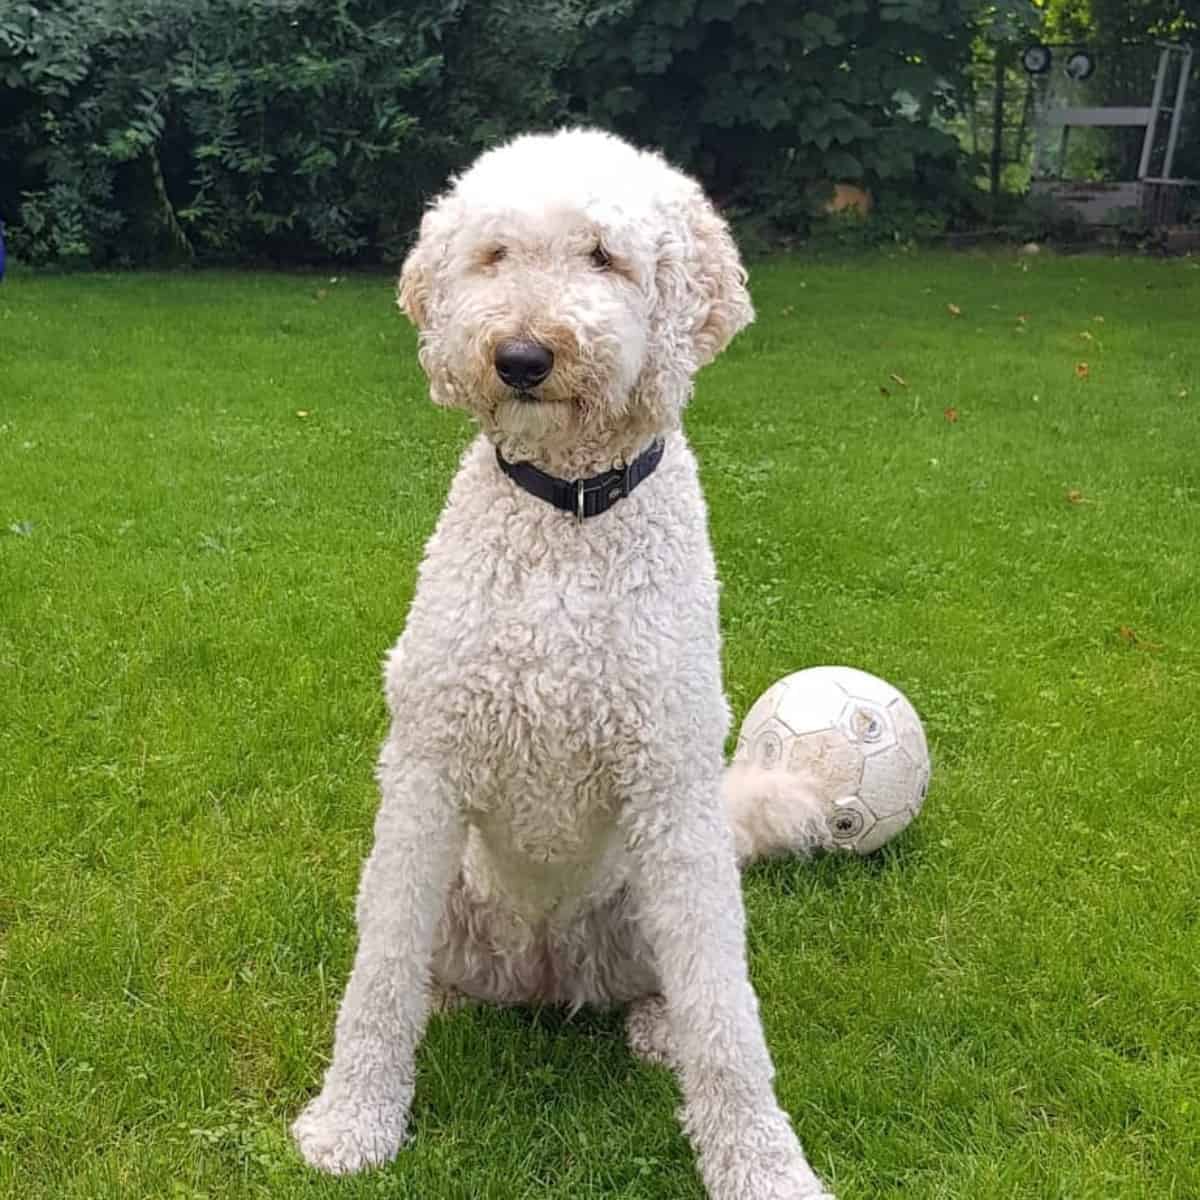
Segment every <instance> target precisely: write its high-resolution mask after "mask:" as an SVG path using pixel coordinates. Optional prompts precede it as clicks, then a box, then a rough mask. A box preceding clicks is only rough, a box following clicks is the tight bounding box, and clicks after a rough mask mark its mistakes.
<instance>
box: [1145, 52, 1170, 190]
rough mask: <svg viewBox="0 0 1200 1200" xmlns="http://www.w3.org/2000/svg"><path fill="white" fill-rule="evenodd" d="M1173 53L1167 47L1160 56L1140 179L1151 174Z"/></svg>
mask: <svg viewBox="0 0 1200 1200" xmlns="http://www.w3.org/2000/svg"><path fill="white" fill-rule="evenodd" d="M1170 54H1171V51H1170V50H1168V49H1167V48H1166V47H1164V48H1163V51H1162V53H1161V54H1160V55H1159V56H1158V74H1157V75H1155V77H1154V99H1152V100H1151V101H1150V123H1149V124H1148V125H1147V126H1146V138H1145V140H1144V141H1143V142H1142V161H1141V163H1140V164H1139V165H1138V173H1137V177H1138V179H1145V178H1146V176H1147V175H1149V174H1150V155H1151V153H1152V152H1153V150H1154V132H1155V130H1156V129H1157V128H1158V109H1159V106H1160V105H1161V104H1162V94H1163V88H1164V87H1165V86H1166V83H1167V61H1168V59H1169V57H1170Z"/></svg>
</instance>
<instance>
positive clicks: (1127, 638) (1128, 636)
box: [1117, 625, 1162, 650]
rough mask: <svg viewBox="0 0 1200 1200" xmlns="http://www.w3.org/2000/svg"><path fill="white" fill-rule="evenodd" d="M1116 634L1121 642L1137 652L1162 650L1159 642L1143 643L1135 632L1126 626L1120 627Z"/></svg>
mask: <svg viewBox="0 0 1200 1200" xmlns="http://www.w3.org/2000/svg"><path fill="white" fill-rule="evenodd" d="M1117 633H1118V635H1119V636H1120V638H1121V641H1123V642H1125V643H1127V644H1128V645H1130V646H1136V647H1137V648H1138V649H1139V650H1161V649H1162V643H1161V642H1147V641H1143V639H1142V638H1140V637H1138V635H1137V632H1136V630H1134V629H1132V628H1131V627H1130V626H1128V625H1122V626H1121V628H1120V629H1118V630H1117Z"/></svg>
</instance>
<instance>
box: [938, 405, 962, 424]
mask: <svg viewBox="0 0 1200 1200" xmlns="http://www.w3.org/2000/svg"><path fill="white" fill-rule="evenodd" d="M942 416H943V417H945V418H946V420H947V421H949V422H950V424H951V425H953V424H954V423H955V422H956V421H957V420H958V409H957V408H953V407H951V408H948V409H946V411H945V412H944V413H942Z"/></svg>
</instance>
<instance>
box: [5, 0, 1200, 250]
mask: <svg viewBox="0 0 1200 1200" xmlns="http://www.w3.org/2000/svg"><path fill="white" fill-rule="evenodd" d="M1133 14H1136V15H1133ZM1198 19H1200V0H1133V3H1132V4H1126V3H1118V2H1117V0H1045V3H1044V4H1043V5H1042V6H1041V8H1040V9H1037V10H1035V9H1034V8H1033V7H1032V5H1031V0H994V2H992V3H983V2H982V0H597V2H594V3H589V2H587V0H37V2H34V0H8V2H7V3H6V4H5V5H4V6H3V7H0V163H3V164H4V166H5V169H4V171H3V172H0V217H3V218H5V219H7V220H8V222H9V224H10V226H12V241H13V244H14V247H15V249H16V250H17V251H18V252H19V253H20V254H21V255H22V256H23V257H24V258H26V259H28V260H32V261H90V262H100V263H104V262H114V261H115V262H130V263H136V262H147V261H159V262H161V261H180V260H183V261H189V260H207V261H214V260H217V261H219V260H245V259H247V258H266V259H273V260H276V261H284V262H303V261H312V260H316V259H323V258H342V259H348V260H355V261H374V260H379V259H385V258H395V257H396V256H397V255H398V254H399V253H400V252H401V251H402V249H403V247H404V245H405V244H406V243H407V240H408V239H409V238H410V236H411V233H412V231H413V229H414V227H415V225H416V223H417V220H418V217H419V214H420V209H421V206H422V205H423V203H424V202H425V200H426V199H427V197H428V196H429V195H430V194H432V193H433V192H435V191H436V190H437V189H438V188H440V187H441V186H442V184H443V182H444V180H445V178H446V176H447V174H449V173H450V172H452V171H454V170H455V169H458V168H460V167H461V166H462V165H464V164H465V163H466V162H467V161H469V160H470V159H471V158H472V157H473V156H474V155H475V154H476V153H478V151H479V150H480V149H481V148H482V147H484V146H487V145H490V144H493V143H494V142H496V141H497V140H499V139H501V138H503V137H506V136H509V135H511V134H513V133H515V132H518V131H521V130H525V129H530V128H545V127H548V126H551V125H554V124H558V123H562V122H563V121H565V120H568V119H574V120H584V121H588V122H591V123H596V124H599V125H602V126H605V127H609V128H612V129H615V130H617V131H619V132H622V133H624V134H626V135H628V136H630V137H631V138H633V139H634V140H635V141H637V142H639V143H641V144H649V145H657V146H660V147H661V148H663V149H664V150H665V151H666V152H667V153H668V154H669V155H670V156H671V157H672V158H673V159H675V160H676V161H678V162H679V163H681V164H682V165H683V166H685V167H687V168H689V169H690V170H692V171H694V172H695V173H696V174H698V175H699V176H700V177H701V178H702V179H703V181H704V182H705V184H706V185H707V186H708V187H709V188H710V190H712V191H713V192H714V193H715V195H716V196H717V197H718V199H719V200H721V201H723V202H724V203H726V204H728V205H730V206H733V207H734V208H735V209H738V210H740V211H742V212H743V213H750V214H753V215H754V216H755V217H756V218H757V219H758V220H760V221H763V222H765V223H767V224H768V225H770V226H771V227H772V228H773V229H776V230H778V229H783V230H788V229H792V230H795V229H800V228H803V226H804V224H805V222H806V221H807V220H808V218H809V215H810V213H811V212H812V210H813V206H814V203H816V202H819V198H820V195H821V187H822V186H823V185H825V184H827V183H829V182H838V181H862V182H863V183H865V184H866V185H867V186H869V187H870V188H871V190H872V191H873V192H874V193H875V195H876V197H877V199H879V200H880V201H881V203H880V204H879V209H880V211H882V212H883V213H885V214H891V217H892V218H893V219H896V217H897V214H899V216H900V217H902V218H903V219H904V220H906V221H907V222H909V223H910V224H911V223H913V222H914V221H915V222H917V223H919V222H921V221H927V222H929V223H931V224H933V225H944V224H945V223H946V222H947V221H948V220H950V219H952V218H953V215H954V210H955V208H956V206H960V207H961V206H962V205H963V204H964V203H966V202H967V201H969V199H970V197H971V195H972V193H973V184H972V183H971V179H972V177H973V175H974V172H973V171H971V170H964V169H963V167H964V160H965V151H964V150H963V149H962V148H961V144H960V141H959V139H956V138H955V137H954V136H952V134H951V127H952V125H951V123H952V119H953V118H954V116H955V114H956V113H957V112H960V111H961V106H962V104H963V103H964V101H967V100H969V99H970V98H971V95H972V89H973V87H975V86H976V81H977V79H978V77H979V65H980V62H981V61H983V60H986V61H990V59H989V58H988V55H994V54H1005V55H1008V54H1013V53H1015V49H1014V48H1015V46H1016V45H1017V43H1018V42H1019V41H1020V40H1021V39H1023V38H1025V37H1027V36H1029V35H1030V34H1031V32H1033V31H1035V30H1036V29H1037V28H1038V26H1039V25H1043V24H1044V29H1045V30H1050V31H1051V32H1054V31H1057V32H1059V33H1061V34H1066V33H1069V32H1070V31H1072V30H1078V29H1082V28H1086V29H1088V30H1089V31H1091V32H1092V33H1096V32H1097V31H1099V32H1100V33H1103V35H1104V36H1106V37H1111V38H1114V39H1117V40H1120V39H1122V38H1125V37H1126V36H1128V34H1129V31H1130V30H1131V29H1132V28H1134V27H1136V28H1137V29H1138V30H1139V31H1141V32H1142V33H1143V34H1145V33H1146V32H1147V31H1149V32H1152V33H1161V34H1164V35H1178V34H1179V33H1180V32H1182V31H1186V30H1187V29H1188V28H1189V27H1194V26H1195V25H1196V24H1197V21H1198ZM981 47H984V50H983V51H982V52H981V49H980V48H981ZM981 53H982V56H983V58H982V59H981ZM972 64H974V68H973V66H972Z"/></svg>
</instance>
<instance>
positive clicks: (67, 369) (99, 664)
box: [0, 254, 1200, 1200]
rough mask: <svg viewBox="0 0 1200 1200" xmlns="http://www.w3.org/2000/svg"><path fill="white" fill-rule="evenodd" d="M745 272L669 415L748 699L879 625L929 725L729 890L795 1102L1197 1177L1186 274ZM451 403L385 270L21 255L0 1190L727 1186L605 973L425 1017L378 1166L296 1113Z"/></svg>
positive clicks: (1196, 340) (347, 910)
mask: <svg viewBox="0 0 1200 1200" xmlns="http://www.w3.org/2000/svg"><path fill="white" fill-rule="evenodd" d="M753 285H754V291H755V296H756V301H757V305H758V309H759V320H758V322H757V324H756V325H754V326H753V327H752V328H751V329H750V330H749V331H748V332H747V333H745V334H744V335H742V336H741V337H740V338H739V339H738V341H737V342H736V343H735V346H734V347H733V348H732V349H731V350H730V351H729V352H728V353H727V354H726V355H725V356H724V357H723V358H722V359H721V360H720V361H719V362H718V363H717V364H716V365H715V366H713V367H711V368H710V369H708V370H707V371H706V372H705V373H704V374H703V376H702V377H701V380H700V384H699V388H698V393H697V396H696V400H695V402H694V404H693V405H692V408H691V410H690V412H689V417H688V424H689V429H690V432H691V436H692V439H693V441H694V443H695V446H696V449H697V451H698V453H699V456H700V459H701V462H702V465H703V471H704V477H705V483H706V487H707V491H708V498H709V503H710V507H711V510H712V529H713V536H714V540H715V543H716V549H717V557H718V559H719V562H720V565H721V571H722V575H723V579H724V592H723V618H724V627H725V633H726V677H727V680H728V687H729V691H730V694H731V697H732V699H733V702H734V705H735V708H736V710H737V713H738V714H739V716H740V714H742V713H744V712H745V710H746V708H747V707H748V706H749V704H750V703H751V702H752V700H753V699H754V698H755V696H757V695H758V693H759V692H761V691H762V690H763V689H764V688H765V687H766V686H767V684H768V683H770V682H771V681H772V680H773V679H774V678H775V677H777V676H779V675H782V674H784V673H785V672H787V671H790V670H794V669H797V668H799V667H801V666H804V665H811V664H814V663H818V662H845V663H852V664H857V665H860V666H863V667H866V668H867V669H869V670H872V671H874V672H876V673H878V674H881V675H884V676H885V677H887V678H889V679H891V680H893V681H894V682H895V683H897V684H898V685H899V686H900V687H902V688H903V689H904V690H905V691H906V692H907V693H908V695H909V696H910V697H911V698H912V700H913V701H914V703H915V704H916V706H917V708H918V709H919V711H920V712H921V714H922V716H923V717H924V719H925V721H926V725H927V729H928V731H929V734H930V740H931V745H932V750H933V753H934V758H935V766H934V782H933V787H932V790H931V793H930V797H929V802H928V805H927V807H926V810H925V812H924V814H923V815H922V816H921V818H920V820H919V821H918V822H917V823H916V824H915V825H914V826H913V827H912V828H911V829H910V830H909V831H908V832H907V833H905V834H904V835H903V836H902V837H901V838H900V839H898V841H897V842H895V843H894V844H893V845H892V846H890V847H888V848H887V850H885V851H884V852H883V853H881V854H880V855H877V856H876V857H874V858H872V859H868V860H858V859H854V860H849V859H844V858H836V859H825V860H822V861H820V862H817V863H815V864H803V863H791V862H787V863H774V864H770V865H768V866H765V867H759V868H756V869H754V870H753V871H752V872H751V873H750V874H749V876H748V878H747V881H746V895H747V902H748V907H749V914H750V940H751V954H752V964H753V972H754V978H755V982H756V984H757V986H758V989H759V994H760V996H761V998H762V1008H763V1016H764V1020H765V1022H766V1025H767V1032H768V1037H769V1040H770V1043H771V1046H772V1048H773V1051H774V1054H775V1061H776V1063H777V1066H778V1089H779V1093H780V1096H781V1098H782V1100H783V1102H784V1104H785V1106H786V1107H787V1108H788V1109H789V1110H790V1111H791V1113H792V1114H793V1116H794V1118H795V1121H796V1124H797V1127H798V1129H799V1131H800V1133H801V1136H802V1138H803V1140H804V1143H805V1146H806V1148H807V1149H808V1151H809V1153H810V1157H811V1158H812V1160H813V1162H814V1165H815V1166H816V1167H817V1168H818V1169H819V1170H820V1171H821V1172H822V1173H823V1174H824V1176H825V1177H826V1178H827V1179H828V1180H829V1181H830V1182H831V1183H832V1184H834V1185H835V1186H836V1188H837V1190H838V1193H839V1196H840V1197H841V1198H842V1200H866V1198H868V1197H871V1198H874V1197H892V1196H895V1197H903V1198H904V1200H933V1198H939V1200H942V1198H944V1200H958V1198H962V1200H1015V1198H1030V1200H1034V1198H1037V1200H1041V1198H1048V1200H1080V1198H1086V1197H1103V1198H1104V1200H1118V1198H1126V1197H1127V1198H1129V1200H1145V1198H1147V1197H1153V1198H1155V1200H1159V1198H1164V1200H1165V1198H1171V1200H1189V1198H1192V1200H1194V1198H1195V1197H1197V1196H1200V765H1198V764H1200V729H1198V722H1200V581H1198V568H1200V262H1195V261H1186V260H1183V261H1169V262H1160V261H1148V260H1131V259H1126V260H1108V259H1100V258H1053V257H1039V258H1034V259H1030V260H1020V259H1018V258H1016V257H1015V256H1013V255H1009V254H997V255H995V256H988V257H970V256H962V257H950V256H943V255H934V254H928V255H926V254H917V255H895V256H892V257H885V256H880V257H872V258H865V259H858V260H851V261H835V262H823V263H812V262H805V261H798V260H797V261H790V262H776V263H770V264H767V265H764V266H761V267H759V268H757V269H756V270H755V271H754V273H753ZM951 306H953V308H952V307H951ZM1083 363H1086V364H1087V368H1086V372H1085V371H1084V368H1083V367H1082V366H1081V365H1080V364H1083ZM1085 374H1086V377H1082V376H1084V375H1085ZM469 436H470V430H469V428H468V426H467V424H466V423H465V422H464V421H463V420H462V419H460V418H459V417H458V416H456V415H454V414H448V413H446V412H443V411H438V410H435V409H434V408H433V407H432V406H431V405H430V404H429V403H428V401H427V400H426V398H425V395H424V389H423V385H422V381H421V378H420V376H419V374H418V371H417V368H416V363H415V356H414V338H413V334H412V333H411V331H410V330H409V329H408V327H407V325H406V324H405V323H404V322H403V321H402V320H401V319H400V318H399V317H398V316H397V315H396V313H395V311H394V309H393V307H392V297H391V285H390V282H389V281H388V280H386V279H384V278H381V277H354V278H350V279H345V280H341V281H339V282H336V283H334V282H331V281H330V280H329V279H328V278H327V277H317V276H294V275H293V276H286V275H262V274H196V275H100V274H98V275H90V276H80V277H73V278H72V277H59V278H35V277H33V276H31V275H29V274H27V273H22V272H17V273H15V274H13V275H11V276H10V278H9V279H8V280H7V281H6V282H5V283H4V284H3V285H2V286H0V1196H3V1197H5V1198H7V1197H10V1196H12V1197H21V1198H22V1200H28V1198H34V1197H36V1198H39V1200H40V1198H42V1197H45V1198H47V1200H49V1198H53V1200H77V1198H83V1197H114V1198H125V1197H164V1198H173V1200H185V1198H191V1200H199V1198H201V1197H208V1198H211V1200H226V1198H233V1197H287V1198H291V1197H298V1198H305V1197H327V1198H331V1197H339V1198H340V1197H346V1198H360V1197H404V1198H409V1200H439V1198H441V1197H455V1198H458V1197H461V1198H463V1200H475V1198H481V1197H486V1198H501V1197H504V1198H507V1197H529V1198H533V1197H561V1198H564V1200H565V1198H570V1200H600V1198H601V1197H622V1198H624V1200H632V1198H634V1197H641V1198H651V1197H655V1198H667V1200H675V1198H680V1200H686V1198H693V1200H695V1198H699V1197H700V1196H701V1190H700V1187H699V1184H698V1182H697V1180H696V1178H695V1176H694V1174H693V1169H692V1165H691V1156H690V1153H689V1151H688V1148H687V1146H686V1144H685V1142H684V1140H683V1138H682V1136H681V1134H680V1133H679V1132H678V1129H677V1126H676V1123H675V1119H674V1115H673V1114H674V1107H675V1105H676V1103H677V1095H676V1092H675V1088H674V1084H673V1081H672V1080H671V1078H670V1077H669V1076H668V1075H667V1074H666V1073H664V1072H661V1071H657V1070H652V1069H650V1068H646V1067H643V1066H641V1065H639V1064H637V1063H635V1062H634V1061H633V1060H632V1059H631V1058H630V1056H629V1055H628V1053H627V1051H626V1050H625V1048H624V1044H623V1041H622V1038H621V1036H620V1023H619V1020H618V1019H617V1018H616V1017H614V1016H612V1015H610V1014H601V1015H587V1014H583V1015H581V1016H580V1017H578V1018H577V1019H575V1020H574V1021H567V1020H565V1019H564V1018H563V1017H562V1016H561V1015H559V1014H557V1013H554V1012H526V1011H520V1010H515V1011H495V1010H487V1009H484V1010H478V1011H470V1012H465V1013H460V1014H456V1015H453V1016H449V1017H443V1018H438V1019H436V1020H435V1021H434V1023H433V1024H432V1025H431V1028H430V1032H429V1035H428V1038H427V1039H426V1043H425V1046H424V1049H423V1051H422V1055H421V1059H420V1081H419V1087H418V1093H417V1100H416V1107H415V1137H414V1140H413V1142H412V1144H411V1146H410V1147H409V1148H408V1149H407V1150H406V1151H404V1153H403V1154H402V1156H401V1158H400V1160H399V1161H398V1162H397V1163H395V1164H394V1165H392V1166H390V1167H388V1168H386V1169H385V1170H382V1171H380V1172H377V1173H374V1174H370V1175H367V1176H363V1177H359V1178H356V1179H352V1180H347V1181H333V1180H329V1179H325V1178H321V1177H318V1176H316V1175H313V1174H310V1173H309V1172H307V1171H306V1170H305V1169H304V1168H303V1167H302V1166H301V1164H300V1163H299V1160H298V1159H297V1158H296V1157H295V1155H294V1154H293V1152H292V1149H291V1146H290V1143H289V1141H288V1139H287V1135H286V1126H287V1123H288V1121H289V1120H290V1118H291V1117H292V1116H293V1115H294V1114H295V1113H296V1112H297V1110H298V1109H299V1108H300V1106H301V1104H302V1102H303V1101H304V1099H305V1098H306V1097H307V1096H308V1095H309V1094H311V1093H312V1092H313V1090H314V1089H315V1088H316V1086H317V1084H318V1082H319V1079H320V1075H321V1070H322V1066H323V1063H324V1061H325V1057H326V1056H327V1054H328V1052H329V1048H330V1042H331V1036H332V1029H333V1020H334V1014H335V1011H336V1005H337V1002H338V999H339V997H340V994H341V990H342V986H343V983H344V980H345V978H346V973H347V970H348V968H349V963H350V958H351V954H352V951H353V936H354V931H353V919H352V898H353V893H354V889H355V886H356V883H357V877H358V870H359V863H360V861H361V859H362V856H363V855H364V853H365V852H366V849H367V847H368V843H369V838H370V831H371V820H372V815H373V811H374V807H375V803H376V795H375V790H374V785H373V782H372V774H371V773H372V767H373V762H374V756H375V752H376V748H377V745H378V742H379V740H380V738H381V736H382V734H383V731H384V726H385V712H384V708H383V703H382V699H381V694H380V686H379V684H380V670H379V668H380V660H381V656H382V655H383V653H384V651H385V649H386V648H387V647H388V646H389V645H390V643H391V642H392V641H393V640H394V638H395V636H396V634H397V633H398V631H399V629H400V627H401V624H402V622H403V619H404V614H405V611H406V607H407V604H408V601H409V598H410V596H411V593H412V587H413V582H414V572H415V566H416V563H417V559H418V556H419V554H420V551H421V547H422V544H423V542H424V539H425V538H426V536H427V535H428V533H429V531H430V529H431V528H432V525H433V522H434V520H435V518H436V516H437V513H438V510H439V508H440V506H441V503H442V498H443V496H444V494H445V491H446V488H447V485H448V483H449V480H450V476H451V474H452V472H453V469H454V465H455V462H456V459H457V456H458V454H459V452H460V450H461V448H462V446H463V445H464V443H465V442H466V440H467V438H468V437H469Z"/></svg>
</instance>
